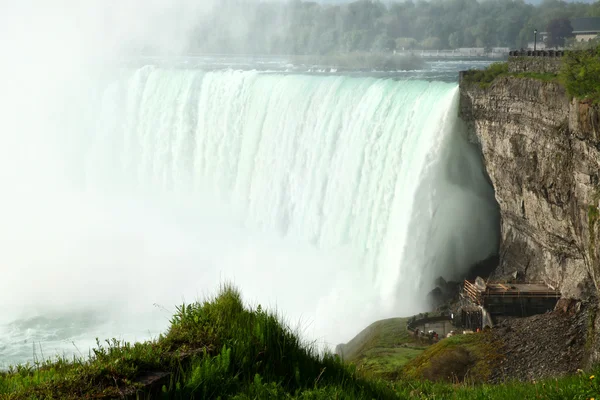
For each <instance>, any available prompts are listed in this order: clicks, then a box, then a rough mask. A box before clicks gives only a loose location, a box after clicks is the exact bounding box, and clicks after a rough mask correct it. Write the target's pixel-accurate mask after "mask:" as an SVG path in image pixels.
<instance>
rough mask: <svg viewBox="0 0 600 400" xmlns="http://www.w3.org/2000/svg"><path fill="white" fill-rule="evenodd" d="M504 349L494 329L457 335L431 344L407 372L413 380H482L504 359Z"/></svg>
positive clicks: (411, 363)
mask: <svg viewBox="0 0 600 400" xmlns="http://www.w3.org/2000/svg"><path fill="white" fill-rule="evenodd" d="M500 348H501V346H500V344H499V343H497V341H496V340H495V339H494V338H493V336H492V334H491V333H490V332H484V333H480V334H476V335H475V334H471V335H457V336H453V337H450V338H447V339H444V340H442V341H440V342H439V343H436V344H435V345H433V346H431V347H429V348H428V349H427V350H425V352H423V354H421V355H419V356H418V357H416V358H415V359H414V360H412V361H410V362H408V364H406V366H405V367H404V372H405V374H406V375H407V376H408V377H410V378H413V379H419V378H425V379H428V380H431V381H450V382H468V383H482V382H486V381H487V380H488V379H489V378H490V374H491V372H492V370H493V369H495V368H496V367H497V366H498V364H499V362H500V361H501V359H502V355H501V354H500Z"/></svg>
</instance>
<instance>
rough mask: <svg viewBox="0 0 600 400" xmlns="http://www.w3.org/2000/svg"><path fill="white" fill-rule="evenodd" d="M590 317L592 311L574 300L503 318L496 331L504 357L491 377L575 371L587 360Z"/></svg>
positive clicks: (536, 376)
mask: <svg viewBox="0 0 600 400" xmlns="http://www.w3.org/2000/svg"><path fill="white" fill-rule="evenodd" d="M587 320H588V312H587V311H585V310H583V309H581V308H580V306H579V305H577V304H575V303H573V304H565V305H564V306H561V305H560V304H559V305H558V306H557V311H554V312H551V313H546V314H540V315H535V316H532V317H528V318H515V319H509V320H505V321H503V322H501V323H500V324H498V325H497V326H496V327H495V328H494V329H493V330H492V334H493V335H494V336H495V337H496V338H497V339H498V341H499V342H502V343H503V347H502V350H501V353H502V354H503V355H504V359H503V360H501V361H500V365H499V367H498V368H496V369H495V370H494V371H493V373H492V376H491V379H490V380H491V381H492V382H502V381H507V380H520V381H533V380H538V379H541V378H547V377H557V376H561V375H565V374H569V373H575V372H576V371H577V369H579V368H582V366H583V364H584V357H585V347H586V337H587V327H588V323H587V322H588V321H587Z"/></svg>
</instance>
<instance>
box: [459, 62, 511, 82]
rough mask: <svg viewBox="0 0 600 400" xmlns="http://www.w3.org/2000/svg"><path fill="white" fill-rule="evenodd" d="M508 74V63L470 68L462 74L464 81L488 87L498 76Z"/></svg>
mask: <svg viewBox="0 0 600 400" xmlns="http://www.w3.org/2000/svg"><path fill="white" fill-rule="evenodd" d="M506 74H508V63H505V62H502V63H493V64H491V65H490V66H489V67H487V68H486V69H478V70H470V71H467V73H465V74H464V76H463V82H465V83H477V84H479V86H480V87H482V88H485V87H488V86H489V85H490V84H491V83H492V82H493V81H494V79H496V78H497V77H498V76H501V75H506Z"/></svg>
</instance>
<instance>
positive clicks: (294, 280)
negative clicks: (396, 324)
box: [0, 67, 498, 362]
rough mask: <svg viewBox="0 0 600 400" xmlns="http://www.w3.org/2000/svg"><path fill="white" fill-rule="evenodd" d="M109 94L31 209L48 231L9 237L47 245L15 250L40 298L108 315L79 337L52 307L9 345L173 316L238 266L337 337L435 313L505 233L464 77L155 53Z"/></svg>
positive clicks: (291, 314) (247, 281)
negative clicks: (176, 61)
mask: <svg viewBox="0 0 600 400" xmlns="http://www.w3.org/2000/svg"><path fill="white" fill-rule="evenodd" d="M100 93H101V95H100V97H99V101H98V104H96V105H95V106H94V108H93V111H92V112H89V113H87V115H85V114H81V115H79V118H80V119H81V121H84V126H86V127H87V128H88V129H87V130H86V133H85V134H79V135H78V134H77V132H74V134H75V135H78V136H68V134H65V136H64V137H66V138H71V139H64V137H63V139H64V140H66V142H60V141H59V142H58V143H59V144H58V145H55V146H54V147H56V148H59V150H60V151H61V152H60V153H58V154H60V156H59V157H57V159H60V165H61V166H62V168H63V171H67V173H65V174H63V175H61V181H62V182H63V183H64V185H62V186H61V189H60V190H58V191H55V193H54V194H53V195H51V196H50V199H49V200H48V201H47V203H46V207H45V209H44V210H39V212H38V213H34V214H33V215H32V214H31V213H28V215H27V217H25V218H29V219H31V221H30V222H31V224H34V225H35V226H37V227H38V229H36V230H35V233H33V234H32V233H31V231H28V232H25V231H22V232H16V233H15V232H13V233H12V234H11V235H10V238H8V237H6V238H5V239H7V240H9V242H10V241H12V242H13V244H15V246H13V248H22V246H18V245H17V244H18V243H20V241H28V242H29V243H32V246H33V248H36V249H38V251H37V253H36V257H31V256H30V255H24V254H20V253H17V252H16V251H15V252H14V254H11V250H8V254H9V257H8V258H9V259H11V260H12V262H14V263H16V265H17V268H16V269H15V270H13V272H12V273H10V274H9V278H10V279H12V281H14V282H16V285H17V286H19V285H23V286H22V289H23V290H24V291H25V290H26V289H25V286H27V284H29V285H33V286H34V287H35V290H36V296H34V298H31V299H28V300H26V301H25V305H24V306H23V307H22V308H23V309H27V310H29V311H28V312H27V313H28V314H29V316H31V315H34V314H40V313H41V314H43V315H44V316H46V317H48V316H53V315H59V314H60V317H56V318H63V319H64V318H68V317H64V312H63V311H64V310H65V309H69V310H83V311H78V312H82V313H84V314H86V311H85V310H87V309H91V308H94V309H95V310H96V311H95V313H97V314H98V315H102V317H103V321H104V322H103V323H102V324H101V323H98V324H96V325H94V324H93V323H92V322H90V320H91V319H93V318H87V319H85V320H84V322H83V323H82V324H83V325H85V326H86V327H89V326H102V328H97V329H96V328H94V329H96V330H94V329H92V328H89V329H88V328H82V330H80V331H78V332H79V333H77V334H73V333H72V332H71V333H70V335H71V336H69V335H66V334H64V332H63V333H57V331H60V329H59V328H56V326H55V325H56V324H57V323H56V321H57V319H56V318H54V317H48V318H49V319H50V320H51V321H54V322H52V323H50V322H40V320H39V319H38V320H20V322H19V323H12V324H8V325H6V327H5V328H4V330H5V335H4V336H3V335H2V334H0V362H1V361H3V360H2V359H3V358H6V359H12V360H17V361H21V360H23V359H25V358H27V357H30V356H31V342H32V341H33V342H34V343H35V342H36V341H37V342H41V343H40V344H41V346H42V347H44V346H45V347H46V348H45V352H46V353H47V354H48V353H52V352H56V350H57V349H64V348H69V347H71V342H72V341H77V340H79V339H81V340H82V341H83V342H82V343H86V344H87V343H88V342H86V341H85V340H87V339H90V338H93V337H94V335H98V332H101V334H106V335H108V336H113V335H119V336H122V335H124V334H128V333H132V332H135V337H134V338H137V339H141V338H144V337H145V336H148V335H147V334H144V329H151V332H150V334H151V335H152V334H156V332H157V331H158V330H160V329H162V328H164V327H165V326H166V325H167V319H168V315H167V316H165V315H164V314H163V315H161V316H160V317H158V319H157V317H156V313H154V314H152V312H150V311H151V310H152V304H153V303H159V304H160V305H161V306H164V307H167V308H171V306H172V305H173V304H175V303H179V302H180V301H181V300H182V299H185V300H187V301H190V300H194V299H195V298H196V297H198V296H200V297H201V296H202V295H203V294H205V293H209V292H211V291H212V290H213V289H215V288H216V287H217V286H218V285H219V283H220V282H223V281H229V280H230V281H233V283H235V284H236V285H238V286H239V287H240V289H241V290H242V292H243V293H244V295H245V297H246V298H247V299H248V300H249V301H250V302H253V303H256V302H262V303H263V304H269V305H271V306H273V307H277V308H278V310H279V311H280V313H281V314H283V315H285V316H286V318H287V320H288V321H290V322H296V321H298V320H299V319H302V320H303V321H305V322H304V323H302V324H303V330H304V331H305V332H306V334H307V335H308V336H310V337H317V338H319V339H323V340H325V341H326V342H328V343H330V344H335V343H338V342H341V341H346V340H348V339H350V338H351V337H352V336H353V335H354V334H356V333H357V332H358V331H359V330H360V329H362V328H363V327H365V326H366V325H368V324H369V323H371V322H373V321H374V320H376V319H378V318H383V317H389V316H397V315H406V314H409V313H413V312H419V311H422V310H423V309H424V308H425V307H426V305H425V304H424V302H423V301H424V298H425V294H426V293H427V292H428V290H430V289H431V284H432V281H433V279H434V278H435V277H437V276H440V275H441V276H444V277H446V278H456V277H459V276H460V274H461V273H464V272H465V271H466V269H467V268H468V267H470V266H471V265H472V264H473V263H475V262H477V261H480V260H482V259H484V258H486V257H487V256H489V255H490V254H492V253H494V252H495V251H496V250H497V242H498V221H497V218H498V217H497V213H498V211H497V205H496V203H495V200H494V193H493V189H492V188H491V186H490V185H489V183H488V182H487V180H486V177H485V173H484V171H483V169H482V165H481V160H480V157H479V154H478V151H477V148H476V147H475V146H474V145H472V144H471V143H469V142H468V141H467V138H466V134H465V130H464V128H463V127H462V125H461V123H460V121H459V120H458V119H457V99H458V92H457V86H456V84H451V83H443V82H426V81H416V80H415V81H396V80H393V79H375V78H369V77H346V76H314V75H286V74H270V73H261V72H256V71H231V70H227V71H225V70H223V71H199V70H193V69H161V68H155V67H144V68H141V69H139V70H136V71H131V72H127V73H124V74H123V76H122V77H121V78H120V79H118V80H116V81H112V82H111V83H110V84H108V85H106V87H105V88H103V90H102V91H101V92H100ZM77 126H78V127H80V126H81V123H79V124H77ZM74 138H76V140H75V139H74ZM60 143H62V144H60ZM64 143H68V145H63V144H64ZM65 182H66V183H65ZM57 192H58V193H57ZM14 219H15V220H14V226H17V225H22V224H23V220H22V219H21V220H19V218H18V217H14ZM6 226H8V228H12V227H13V226H12V225H11V223H10V222H9V223H8V225H5V227H6ZM48 227H52V228H51V229H50V228H48ZM6 231H8V229H7V230H6ZM35 243H40V244H41V243H44V245H43V246H42V245H40V246H39V247H35ZM9 248H10V247H9ZM44 265H49V266H50V267H49V268H44ZM19 267H20V269H19ZM27 270H29V271H35V273H36V281H39V282H40V283H39V284H37V283H33V284H32V283H31V282H27V281H26V280H25V279H24V276H25V275H24V271H27ZM48 279H52V281H57V280H59V281H62V282H63V284H60V285H59V286H60V287H58V288H57V287H54V288H48V287H47V286H45V285H44V284H43V282H44V281H47V280H48ZM25 282H27V284H26V283H25ZM30 290H31V286H30ZM9 293H10V291H9ZM12 293H14V291H12ZM8 296H9V294H8V293H7V294H4V293H0V304H11V303H10V302H9V301H8ZM31 310H34V311H31ZM59 310H61V311H60V312H59ZM149 310H150V311H149ZM0 311H2V310H0ZM27 313H26V314H27ZM145 314H149V315H147V316H145V317H144V318H142V317H140V315H145ZM94 315H96V314H94ZM53 318H54V319H53ZM63 319H58V320H63ZM118 320H120V321H127V323H126V324H118V323H113V324H112V325H111V324H110V323H109V322H110V321H118ZM24 321H36V322H35V323H32V324H30V325H27V323H26V322H24ZM77 321H79V320H77ZM106 321H109V322H106ZM0 322H2V321H0ZM77 323H78V322H74V324H75V325H77ZM19 324H21V325H23V324H25V325H26V327H25V328H23V327H21V328H19V326H21V325H19ZM44 324H46V325H50V326H54V328H48V327H47V326H46V325H44ZM115 324H116V325H115ZM1 329H2V328H0V330H1ZM44 329H46V331H50V334H48V332H45V333H42V332H41V331H44ZM85 329H88V332H86V331H85ZM7 330H8V331H9V332H12V333H10V334H9V333H6V332H7ZM127 330H129V331H127ZM90 332H93V333H90ZM146 333H148V332H146ZM28 335H29V336H28ZM44 335H46V336H44ZM65 335H66V336H65ZM125 337H126V338H128V337H127V336H125ZM6 338H8V339H6ZM84 339H85V340H84ZM3 342H4V343H3ZM23 343H25V344H23ZM47 343H51V344H47ZM71 350H73V349H72V348H71Z"/></svg>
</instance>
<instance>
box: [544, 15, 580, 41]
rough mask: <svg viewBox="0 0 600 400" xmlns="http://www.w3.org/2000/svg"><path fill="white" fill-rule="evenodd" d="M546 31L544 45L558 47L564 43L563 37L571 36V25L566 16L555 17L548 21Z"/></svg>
mask: <svg viewBox="0 0 600 400" xmlns="http://www.w3.org/2000/svg"><path fill="white" fill-rule="evenodd" d="M546 32H548V38H546V46H548V47H556V48H558V47H562V46H564V45H565V39H567V38H570V37H572V36H573V27H572V26H571V21H569V19H568V18H556V19H553V20H552V21H550V23H549V24H548V26H547V27H546Z"/></svg>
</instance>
